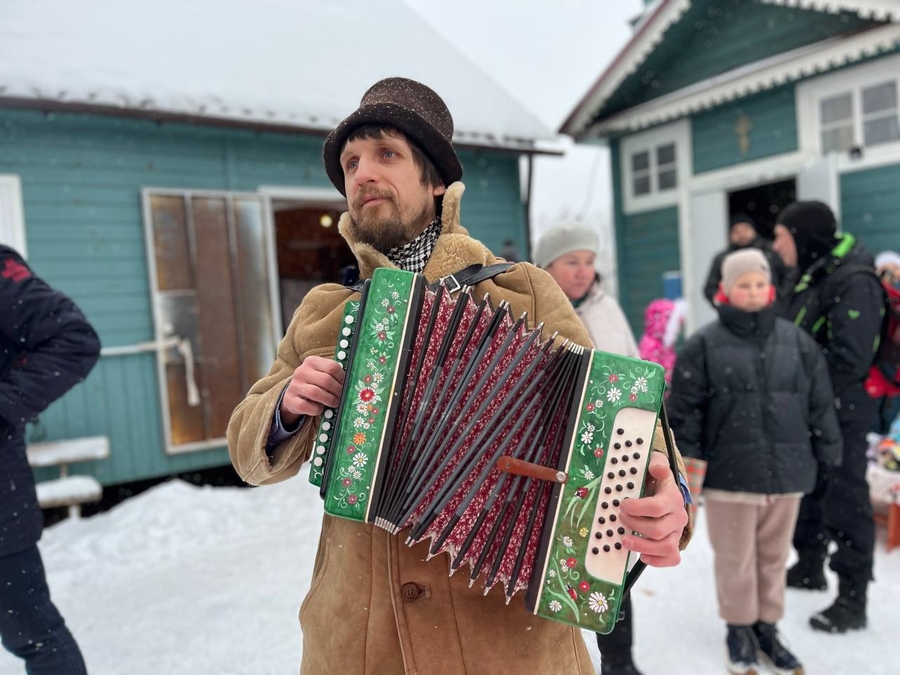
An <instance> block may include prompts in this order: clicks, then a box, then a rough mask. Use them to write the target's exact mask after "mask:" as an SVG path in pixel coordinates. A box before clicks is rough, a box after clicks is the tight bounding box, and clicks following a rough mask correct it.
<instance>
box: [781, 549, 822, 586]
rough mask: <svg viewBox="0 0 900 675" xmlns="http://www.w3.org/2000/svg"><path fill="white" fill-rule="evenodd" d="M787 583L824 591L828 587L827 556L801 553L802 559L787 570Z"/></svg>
mask: <svg viewBox="0 0 900 675" xmlns="http://www.w3.org/2000/svg"><path fill="white" fill-rule="evenodd" d="M787 585H788V587H790V588H802V589H804V590H807V591H824V590H825V589H826V588H828V583H827V582H826V581H825V558H822V557H819V556H815V555H804V554H801V555H800V559H799V560H798V561H797V562H796V563H795V564H794V566H793V567H791V568H790V569H788V571H787Z"/></svg>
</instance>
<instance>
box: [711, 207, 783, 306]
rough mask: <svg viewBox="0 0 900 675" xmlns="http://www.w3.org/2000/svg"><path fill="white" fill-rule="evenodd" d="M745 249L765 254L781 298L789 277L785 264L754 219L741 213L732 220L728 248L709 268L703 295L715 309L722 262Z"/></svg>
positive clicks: (714, 259) (717, 256)
mask: <svg viewBox="0 0 900 675" xmlns="http://www.w3.org/2000/svg"><path fill="white" fill-rule="evenodd" d="M745 248H756V249H759V250H760V251H762V252H763V255H765V256H766V260H768V261H769V269H770V270H771V273H772V283H773V284H774V285H775V290H776V292H777V294H778V296H779V297H780V296H781V292H782V288H783V286H784V283H785V281H786V277H787V270H786V269H785V266H784V263H783V262H782V261H781V258H779V257H778V254H777V253H775V251H773V250H772V244H771V243H770V242H769V241H768V240H767V239H763V238H762V237H761V236H759V234H758V232H757V229H756V223H755V222H754V221H753V218H751V217H750V216H748V215H746V214H743V213H741V214H738V215H736V216H734V217H733V218H732V219H731V227H730V228H729V230H728V248H726V249H725V250H724V251H722V252H721V253H719V254H718V255H716V257H715V258H713V261H712V264H711V265H710V266H709V275H708V276H707V277H706V286H704V288H703V295H705V296H706V299H707V300H709V302H710V304H711V305H712V306H713V307H715V306H716V295H717V294H718V293H719V285H720V284H721V282H722V261H723V260H725V256H727V255H729V254H731V253H734V252H735V251H740V250H741V249H745Z"/></svg>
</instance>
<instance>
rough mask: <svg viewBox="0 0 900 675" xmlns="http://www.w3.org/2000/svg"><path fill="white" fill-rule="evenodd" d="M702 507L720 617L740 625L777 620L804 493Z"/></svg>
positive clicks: (774, 621)
mask: <svg viewBox="0 0 900 675" xmlns="http://www.w3.org/2000/svg"><path fill="white" fill-rule="evenodd" d="M704 508H705V509H706V523H707V530H708V532H709V541H710V543H711V544H712V549H713V552H714V554H715V572H716V593H717V596H718V599H719V616H721V617H722V618H723V619H725V622H726V623H730V624H733V625H737V626H747V625H750V624H753V623H756V622H757V621H765V622H766V623H776V622H777V621H779V620H780V619H781V617H782V616H784V587H785V565H786V563H787V559H788V555H789V553H790V550H791V537H793V535H794V525H795V523H796V522H797V512H798V511H799V509H800V497H778V498H776V499H773V500H771V501H770V503H768V504H766V505H756V504H743V503H736V502H728V501H717V500H711V499H707V500H706V501H705V503H704Z"/></svg>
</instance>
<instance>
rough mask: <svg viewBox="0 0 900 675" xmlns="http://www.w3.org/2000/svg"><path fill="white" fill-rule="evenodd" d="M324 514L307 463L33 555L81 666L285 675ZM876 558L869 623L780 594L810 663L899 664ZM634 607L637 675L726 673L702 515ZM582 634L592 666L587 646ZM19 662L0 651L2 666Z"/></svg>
mask: <svg viewBox="0 0 900 675" xmlns="http://www.w3.org/2000/svg"><path fill="white" fill-rule="evenodd" d="M321 513H322V505H321V502H320V500H319V498H318V494H317V492H316V490H315V489H314V488H313V487H312V486H310V485H309V484H308V483H307V482H306V478H305V472H304V473H303V474H301V476H300V477H299V478H298V479H295V480H291V481H288V482H286V483H281V484H278V485H274V486H271V487H265V488H260V489H253V490H248V489H238V488H210V487H205V488H196V487H193V486H190V485H187V484H185V483H182V482H179V481H171V482H168V483H165V484H162V485H159V486H157V487H156V488H154V489H152V490H149V491H148V492H145V493H143V494H141V495H139V496H137V497H134V498H132V499H130V500H128V501H126V502H124V503H123V504H121V505H119V506H118V507H116V508H115V509H113V510H112V511H110V512H107V513H104V514H100V515H98V516H95V517H92V518H88V519H82V520H79V521H65V522H63V523H61V524H59V525H57V526H54V527H52V528H50V529H49V530H47V531H46V532H45V533H44V539H43V541H42V543H41V550H42V553H43V555H44V561H45V564H46V566H47V570H48V575H49V580H50V587H51V590H52V593H53V597H54V599H55V601H56V603H57V605H58V606H59V607H60V609H61V610H62V612H63V614H64V616H65V617H66V620H67V622H68V624H69V625H70V627H71V628H72V631H73V632H74V633H75V635H76V637H77V638H78V640H79V642H80V644H81V646H82V649H83V651H84V653H85V658H86V659H87V662H88V667H89V669H90V672H91V673H92V675H163V674H164V675H207V674H209V675H213V674H215V675H286V674H290V673H297V672H298V670H299V663H300V654H301V636H300V631H299V624H298V619H297V615H298V612H299V608H300V602H301V600H302V599H303V596H304V594H305V593H306V589H307V588H308V586H309V582H310V576H311V573H312V565H313V560H314V558H315V552H316V545H317V541H318V531H319V524H320V520H321ZM881 534H882V535H883V532H882V533H881ZM876 555H877V560H876V576H877V577H878V580H879V581H878V583H877V585H875V586H874V587H873V589H872V594H871V595H872V597H871V603H870V612H869V620H870V624H871V627H870V629H869V630H867V631H863V632H859V633H856V634H852V635H846V636H828V635H822V634H819V633H814V632H813V631H812V630H810V629H809V628H808V627H807V626H806V619H807V617H808V615H809V614H810V613H812V612H813V611H816V610H818V609H821V608H823V607H824V606H825V605H826V604H827V603H828V602H829V601H830V598H831V596H830V595H826V594H824V593H809V592H800V591H790V592H789V593H788V598H787V616H786V617H785V620H784V621H783V623H782V627H783V629H784V632H785V634H786V635H787V638H788V640H789V641H790V643H791V645H792V646H793V648H794V650H795V651H796V653H797V654H798V655H799V657H800V658H801V659H802V660H803V661H804V664H805V665H806V667H807V672H809V673H828V674H829V675H858V674H859V673H867V674H869V675H881V674H887V673H893V672H895V671H896V667H895V665H894V664H896V662H897V655H896V651H895V650H896V640H895V639H894V637H895V634H896V626H897V625H898V620H900V550H895V551H894V552H892V553H885V551H884V544H883V541H879V544H878V548H877V552H876ZM434 564H440V562H439V561H434ZM831 584H832V588H834V586H835V580H834V579H833V578H832V579H831ZM514 602H521V599H517V600H514ZM634 603H635V616H636V624H635V632H636V648H635V653H636V659H637V662H638V665H639V666H640V667H641V668H642V669H643V670H644V672H645V673H647V675H652V674H653V673H667V674H668V675H696V673H717V672H725V667H724V661H723V658H724V656H723V654H724V626H723V625H722V622H721V621H720V620H719V618H718V616H717V612H716V604H715V590H714V581H713V575H712V554H711V551H710V548H709V544H708V542H707V539H706V534H705V531H704V521H703V512H702V510H701V515H700V518H699V522H698V532H697V535H696V538H695V541H694V543H693V544H692V545H691V547H690V548H689V549H688V552H687V554H686V555H685V558H684V561H683V562H682V564H681V565H680V566H679V567H678V568H675V569H670V570H655V569H649V570H648V571H647V572H645V573H644V575H643V577H642V578H641V580H640V581H639V583H638V586H637V588H636V590H635V595H634ZM586 638H587V639H588V641H589V642H588V648H589V650H590V652H591V654H592V656H593V657H594V661H595V664H596V665H597V667H598V672H599V657H598V655H597V649H596V645H595V644H594V642H593V639H592V636H591V635H586ZM22 671H23V668H22V666H21V664H20V663H19V662H18V661H17V660H15V659H13V658H12V657H11V656H9V655H7V654H6V653H5V652H2V651H0V675H21V673H22Z"/></svg>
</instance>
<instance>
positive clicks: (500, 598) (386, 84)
mask: <svg viewBox="0 0 900 675" xmlns="http://www.w3.org/2000/svg"><path fill="white" fill-rule="evenodd" d="M453 129H454V125H453V118H452V116H451V114H450V111H449V110H448V108H447V106H446V105H445V104H444V101H443V100H442V99H441V97H440V96H438V94H437V93H436V92H434V91H433V90H432V89H431V88H429V87H427V86H425V85H424V84H422V83H420V82H415V81H413V80H409V79H406V78H402V77H391V78H387V79H385V80H381V81H380V82H377V83H375V84H374V85H373V86H372V87H370V88H369V89H368V91H366V92H365V94H363V97H362V100H361V101H360V105H359V107H358V109H357V110H355V111H354V112H352V113H351V114H350V115H349V116H348V117H347V118H346V119H344V120H343V121H341V122H340V123H339V124H338V125H337V126H336V127H335V128H334V129H333V130H332V131H331V133H330V134H329V135H328V137H327V138H326V139H325V144H324V148H323V160H324V164H325V170H326V173H327V174H328V177H329V179H330V180H331V182H332V183H333V184H334V186H335V187H336V188H337V189H338V190H339V191H340V192H341V194H343V195H345V196H346V198H347V208H348V211H347V213H345V214H344V215H343V216H342V217H341V219H340V222H339V225H338V230H339V232H340V233H341V235H342V236H343V237H344V239H346V241H347V243H348V245H349V246H350V249H351V250H352V251H353V253H354V255H355V257H356V261H357V263H358V265H357V266H358V268H359V273H360V278H361V279H370V278H371V277H372V274H373V272H374V270H375V269H377V268H400V269H404V270H408V271H413V272H420V273H422V274H423V276H424V277H425V279H426V280H427V281H428V282H429V283H432V284H433V283H436V282H439V281H441V280H443V279H444V278H445V277H447V276H449V275H454V278H456V279H457V280H459V281H460V282H461V283H462V284H469V285H471V286H472V290H473V293H474V295H475V296H476V297H479V298H481V297H483V296H485V294H490V299H491V300H492V301H493V302H495V303H500V302H508V303H509V304H510V306H511V311H512V312H513V313H514V314H515V315H516V316H519V315H521V314H522V313H523V312H527V317H528V322H529V326H530V327H534V326H537V325H538V324H540V323H543V324H544V325H545V326H546V328H547V331H546V332H547V334H548V335H549V334H550V333H552V332H554V331H556V332H558V335H559V338H560V339H561V340H563V339H569V340H571V341H573V342H575V343H578V344H587V343H588V342H589V338H588V334H587V331H585V329H584V326H583V325H582V324H581V322H580V321H579V320H578V317H577V315H576V314H575V312H574V310H573V309H572V306H571V304H570V303H569V302H568V301H567V300H566V297H565V295H564V294H563V293H562V292H561V291H560V290H559V287H558V286H557V285H556V283H555V282H554V281H553V279H552V277H550V275H549V274H547V273H546V272H544V271H542V270H540V269H538V268H536V267H535V266H534V265H531V264H530V263H517V264H511V265H504V264H503V263H504V261H503V260H502V259H500V258H498V257H496V256H495V255H493V253H491V251H490V250H488V248H487V247H486V246H484V244H482V243H481V242H479V241H477V240H475V239H473V238H472V237H470V236H469V234H468V232H467V231H466V230H465V228H464V227H463V226H462V224H461V223H460V202H461V198H462V194H463V191H464V189H465V188H464V186H463V184H462V183H460V182H459V181H460V179H461V178H462V176H463V167H462V164H461V163H460V161H459V158H458V156H457V154H456V151H455V149H454V147H453ZM479 266H484V267H479ZM473 267H475V268H478V269H481V271H482V272H484V271H487V272H490V274H489V275H487V276H484V277H482V278H481V279H480V280H479V279H475V278H472V277H471V276H469V277H467V276H466V274H467V273H466V270H469V269H471V268H473ZM456 275H458V276H456ZM358 298H359V295H358V294H357V291H356V290H355V289H354V288H353V287H349V288H348V287H343V286H339V285H337V284H324V285H321V286H317V287H315V288H313V289H312V290H310V291H309V293H307V295H306V296H305V297H304V299H303V302H302V303H301V305H300V307H299V308H298V309H297V310H296V312H295V313H294V318H293V320H292V322H291V324H290V326H289V327H288V329H287V332H286V335H285V337H284V339H283V340H282V342H281V344H280V345H279V347H278V358H277V360H276V361H275V363H274V364H273V365H272V367H271V368H270V370H269V373H268V375H266V376H265V377H264V378H263V379H261V380H260V381H259V382H257V383H256V384H254V385H253V387H252V388H251V389H250V392H249V393H248V395H247V397H246V398H245V399H244V400H243V401H242V402H241V403H240V404H239V405H238V406H237V408H236V409H235V411H234V413H233V414H232V417H231V420H230V422H229V425H228V431H227V436H228V450H229V453H230V455H231V460H232V463H233V464H234V466H235V468H236V470H237V472H238V474H239V475H240V476H241V477H242V478H243V479H244V480H245V481H247V482H248V483H251V484H253V485H265V484H270V483H276V482H279V481H283V480H286V479H289V478H291V477H293V476H294V475H296V474H297V473H298V472H299V471H300V467H301V465H302V464H303V463H304V462H305V461H306V460H308V459H309V457H310V455H311V454H312V452H313V449H314V447H315V441H316V437H317V433H318V431H317V430H318V427H319V422H320V417H321V416H322V413H323V411H324V408H325V407H326V406H327V407H335V406H337V405H338V404H339V399H340V395H341V392H342V390H343V378H344V373H343V370H342V369H341V367H340V365H339V364H338V363H337V362H336V361H335V360H334V354H335V347H336V342H337V336H338V331H339V328H340V323H341V320H342V317H343V313H344V307H345V305H346V303H347V302H348V301H350V300H353V299H358ZM652 448H653V449H654V450H660V451H661V452H651V453H650V454H651V458H650V462H649V470H648V477H652V478H654V479H655V481H651V483H653V484H649V485H648V486H647V488H646V493H645V494H646V495H647V496H645V497H643V498H641V499H635V500H628V501H627V502H626V503H624V504H623V505H622V508H621V514H620V516H619V517H620V519H621V521H622V523H623V525H624V526H626V527H629V528H631V529H632V530H634V531H635V532H638V533H640V534H641V535H642V536H641V537H637V536H634V537H632V536H631V535H629V536H627V537H625V542H626V546H628V547H630V548H633V549H634V550H636V551H639V552H641V559H642V560H643V561H644V562H647V563H649V564H651V565H656V566H666V565H675V564H677V563H678V562H679V559H680V553H679V550H680V546H683V545H684V544H686V543H687V539H688V538H689V536H690V527H689V524H688V520H689V517H688V512H687V510H686V508H685V504H684V498H683V496H682V492H681V490H680V489H679V486H678V483H677V482H676V481H677V479H676V477H675V476H674V475H673V473H672V471H671V470H670V469H669V465H668V462H667V460H666V456H665V443H664V441H663V439H662V434H658V440H657V439H656V438H655V439H654V442H653V445H652ZM676 459H677V461H679V462H680V455H679V456H678V457H677V458H676ZM311 498H312V497H311ZM654 511H655V513H659V514H661V515H660V516H659V517H652V518H644V517H638V516H637V513H644V512H654ZM404 539H405V535H403V534H402V533H401V534H400V535H399V536H397V535H392V534H389V533H388V532H387V531H386V530H383V529H381V528H379V527H375V526H373V525H369V524H367V523H361V522H356V521H352V520H348V519H344V518H334V517H331V516H330V515H325V516H324V519H323V522H322V530H321V533H320V539H319V548H318V554H317V557H316V565H315V571H314V578H313V580H312V585H311V587H310V589H309V592H308V594H307V596H306V599H305V600H304V602H303V604H302V606H301V609H300V626H301V630H302V634H303V659H302V662H301V666H300V672H301V673H302V674H303V675H332V674H337V673H417V672H418V673H421V672H427V671H428V672H437V671H440V672H446V673H462V672H466V671H471V670H472V669H473V668H474V669H477V670H480V671H484V672H498V673H499V672H516V673H521V674H523V675H529V674H534V675H538V674H540V675H545V674H546V673H551V672H565V673H573V674H575V673H580V674H582V675H587V674H588V673H593V668H592V665H591V660H590V656H589V654H588V651H587V648H586V646H585V644H584V641H583V639H582V637H581V631H580V630H578V629H577V628H575V627H573V626H569V625H566V624H563V623H560V622H556V621H550V620H547V619H543V618H540V617H537V616H534V615H532V614H530V613H529V612H528V611H526V609H525V606H524V604H523V603H522V602H521V600H520V599H517V601H515V602H512V603H509V604H507V602H506V598H505V596H504V595H503V594H502V593H490V594H488V595H487V596H486V597H485V595H484V592H483V589H482V587H481V585H477V586H474V587H470V585H469V581H468V575H461V574H457V575H454V576H448V562H447V560H446V556H438V557H436V558H435V559H434V560H430V561H429V560H428V558H429V557H430V556H429V555H428V543H427V542H423V543H420V544H418V545H416V546H412V547H410V546H406V545H405V544H404ZM259 569H260V572H261V573H265V571H266V566H265V564H264V563H262V562H260V567H259ZM472 664H477V665H475V666H473V665H472Z"/></svg>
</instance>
